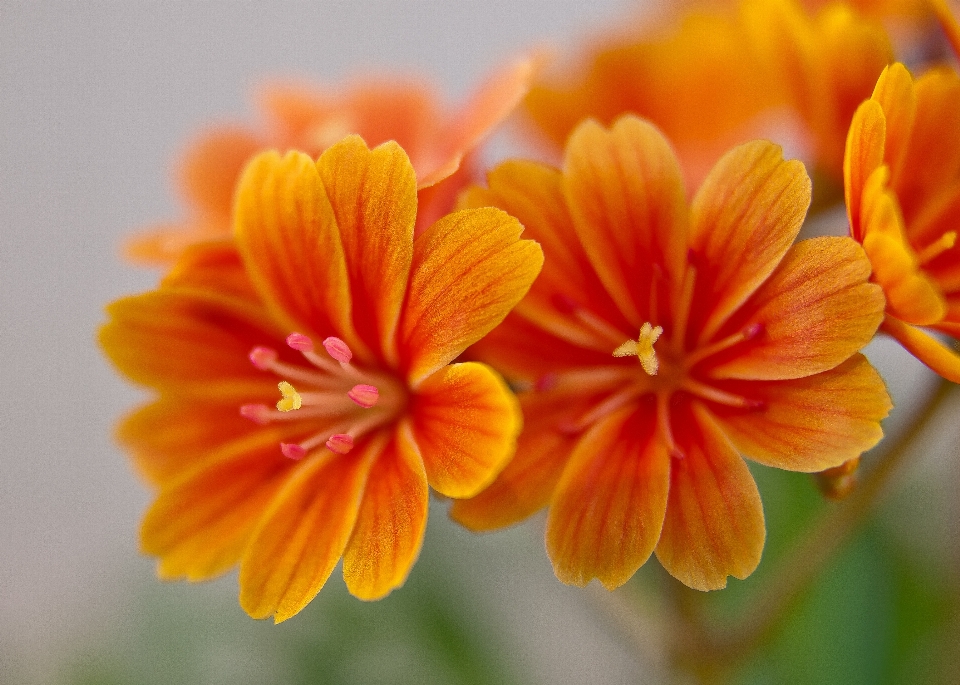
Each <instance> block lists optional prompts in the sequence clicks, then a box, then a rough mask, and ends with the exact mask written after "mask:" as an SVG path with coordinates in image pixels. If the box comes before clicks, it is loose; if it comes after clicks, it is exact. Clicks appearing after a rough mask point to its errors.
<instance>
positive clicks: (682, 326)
mask: <svg viewBox="0 0 960 685" xmlns="http://www.w3.org/2000/svg"><path fill="white" fill-rule="evenodd" d="M696 284H697V269H696V267H694V266H693V265H692V264H690V265H687V270H686V272H685V273H684V274H683V283H682V285H681V286H680V299H679V301H678V302H677V316H676V318H675V319H674V324H673V331H672V334H671V336H670V344H671V347H672V348H673V350H674V352H675V353H676V354H682V353H683V351H684V347H685V344H686V339H687V326H688V325H689V323H690V312H691V311H692V310H693V292H694V288H695V286H696Z"/></svg>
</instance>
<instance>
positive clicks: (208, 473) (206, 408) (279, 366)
mask: <svg viewBox="0 0 960 685" xmlns="http://www.w3.org/2000/svg"><path fill="white" fill-rule="evenodd" d="M416 187H417V186H416V177H415V174H414V170H413V167H412V165H411V164H410V162H409V159H408V158H407V156H406V154H405V153H404V151H403V150H402V148H400V147H399V146H398V145H397V144H396V143H387V144H384V145H382V146H380V147H378V148H375V149H374V150H372V151H371V150H369V149H368V148H367V147H366V145H365V143H364V142H363V141H362V139H360V138H359V137H356V136H353V137H349V138H347V139H345V140H344V141H343V142H340V143H338V144H336V145H334V146H333V147H331V148H329V149H328V150H327V151H326V152H324V154H323V155H321V156H320V158H319V160H318V161H317V162H316V163H314V162H313V161H312V160H311V159H310V158H309V157H307V156H306V155H304V154H303V153H299V152H291V153H289V154H287V155H286V156H284V157H282V158H281V157H280V156H279V155H278V154H277V153H276V152H270V153H264V154H262V155H260V156H258V157H256V158H255V159H254V160H253V161H252V162H251V163H250V164H249V166H248V167H247V169H246V171H245V172H244V174H243V176H242V178H241V180H240V183H239V187H238V191H237V201H236V210H235V212H236V243H237V245H236V249H234V247H233V246H232V244H231V243H229V242H227V241H224V242H223V243H221V244H220V245H206V246H200V247H197V248H195V249H194V250H193V251H187V252H186V253H185V254H184V256H183V258H182V260H181V261H180V262H179V263H178V264H177V265H176V266H175V267H174V269H173V270H172V271H171V273H170V274H169V275H168V276H167V278H166V279H165V280H164V282H163V284H162V285H161V286H160V288H159V289H157V290H155V291H153V292H150V293H146V294H144V295H140V296H135V297H132V298H127V299H124V300H120V301H119V302H116V303H114V304H113V305H111V306H110V308H109V313H110V317H111V320H110V322H109V323H108V324H107V325H106V326H105V327H104V328H103V329H102V331H101V338H100V339H101V343H102V345H103V347H104V350H105V351H106V353H107V355H108V356H109V357H110V359H111V360H112V361H113V363H114V364H115V365H116V366H117V368H118V369H119V370H120V371H122V372H123V373H124V374H126V375H127V376H128V377H129V378H130V379H131V380H134V381H136V382H138V383H141V384H143V385H146V386H147V387H150V388H152V389H154V390H156V392H157V394H158V397H157V399H156V400H155V401H153V402H151V403H150V404H148V405H146V406H145V407H144V408H142V409H140V410H138V411H136V412H135V413H134V414H132V415H131V416H130V417H128V418H127V419H126V421H125V422H124V423H123V425H122V426H121V428H120V436H121V440H122V441H123V442H124V443H125V444H126V445H127V446H128V448H129V449H130V451H131V452H132V454H133V455H134V459H135V461H136V463H137V466H138V468H139V469H140V471H141V472H142V473H143V474H144V475H145V476H146V477H147V478H148V479H149V480H150V481H151V482H152V483H153V485H154V486H155V488H156V490H157V497H156V500H155V501H154V503H153V505H152V506H151V508H150V510H149V511H148V512H147V514H146V516H145V518H144V522H143V527H142V530H141V541H142V546H143V549H144V551H145V552H147V553H148V554H152V555H155V556H157V557H158V558H159V560H160V561H159V572H160V575H161V576H162V577H165V578H179V577H184V578H188V579H191V580H202V579H205V578H210V577H213V576H216V575H218V574H220V573H223V572H224V571H227V570H229V569H230V568H232V567H234V566H236V565H237V564H238V563H239V564H240V602H241V604H242V605H243V608H244V609H245V610H246V611H247V612H248V613H249V614H250V615H251V616H254V617H257V618H261V617H265V616H270V615H273V616H274V617H275V619H276V620H277V622H279V621H282V620H285V619H287V618H289V617H291V616H293V615H294V614H296V613H298V612H299V611H300V610H301V609H302V608H303V607H304V606H305V605H306V604H307V603H308V602H309V601H310V600H311V599H312V598H313V596H314V595H315V594H316V593H317V592H318V591H319V589H320V588H321V587H322V586H323V585H324V583H325V582H326V580H327V578H328V576H329V575H330V573H331V572H332V571H333V569H334V567H335V566H336V564H337V563H338V561H339V560H340V559H341V557H342V558H343V574H344V579H345V580H346V583H347V587H348V588H349V589H350V591H351V593H353V594H354V595H356V596H357V597H360V598H363V599H377V598H380V597H383V596H384V595H386V594H387V593H389V592H390V591H391V590H392V589H393V588H395V587H397V586H399V585H402V584H403V582H404V580H405V579H406V577H407V574H408V573H409V571H410V567H411V566H412V565H413V563H414V561H415V560H416V557H417V555H418V553H419V550H420V546H421V543H422V540H423V534H424V528H425V526H426V519H427V494H428V490H427V486H428V484H429V486H430V487H432V488H434V489H435V490H436V491H437V492H439V493H441V494H443V495H446V496H449V497H466V496H470V495H472V494H475V493H476V492H477V491H478V490H479V489H480V488H482V487H483V486H484V485H486V484H487V483H489V482H490V480H492V478H493V477H494V476H495V475H496V474H497V472H498V471H499V470H500V469H501V468H502V467H503V465H504V464H505V463H506V460H507V459H509V457H510V456H511V455H512V453H513V449H514V444H515V440H516V436H517V434H518V432H519V429H520V416H519V409H518V407H517V406H516V400H515V399H514V398H513V395H512V394H511V393H510V391H509V389H508V388H507V386H506V384H505V383H504V382H503V380H502V379H501V378H500V377H499V376H498V375H497V374H496V373H494V372H493V371H491V370H490V369H489V368H488V367H486V366H484V365H482V364H479V363H476V362H466V363H461V364H452V365H451V364H449V362H451V361H452V360H453V359H454V358H455V357H457V356H458V355H459V354H460V352H461V351H462V350H463V349H464V348H465V347H467V346H468V345H470V344H471V343H474V342H476V341H477V340H478V339H480V338H481V337H482V336H483V334H484V333H486V332H487V331H488V330H489V329H490V328H492V327H493V326H494V325H495V324H496V323H498V322H499V321H500V320H501V319H502V318H503V317H504V315H505V314H506V313H507V312H508V311H509V310H510V308H511V307H512V306H513V305H514V304H515V303H516V302H517V301H518V300H519V299H520V298H521V297H522V296H523V295H524V293H525V292H526V291H527V289H528V288H529V286H530V283H531V282H532V281H533V279H534V277H535V276H536V274H537V272H538V271H539V269H540V265H541V262H542V257H541V253H540V249H539V248H538V247H537V246H536V244H535V243H533V242H531V241H528V240H521V239H520V232H521V227H520V225H519V223H518V222H517V221H516V220H515V219H513V218H511V217H509V216H507V215H506V214H504V213H503V212H501V211H499V210H496V209H478V210H466V211H461V212H457V213H455V214H451V215H448V216H446V217H444V218H442V219H440V220H439V221H437V222H436V223H434V224H433V225H431V226H430V227H428V228H427V229H425V230H424V232H423V233H422V234H421V235H420V236H419V238H418V239H417V240H416V241H414V238H413V228H414V223H415V220H416V212H417V195H416ZM497 274H499V275H497ZM505 274H506V275H507V276H506V277H504V275H505ZM495 275H497V276H496V278H495ZM278 386H279V391H280V399H279V401H278V402H277V403H276V408H275V409H274V408H273V407H271V406H268V405H267V403H268V402H269V403H271V404H272V402H273V401H276V399H277V389H278Z"/></svg>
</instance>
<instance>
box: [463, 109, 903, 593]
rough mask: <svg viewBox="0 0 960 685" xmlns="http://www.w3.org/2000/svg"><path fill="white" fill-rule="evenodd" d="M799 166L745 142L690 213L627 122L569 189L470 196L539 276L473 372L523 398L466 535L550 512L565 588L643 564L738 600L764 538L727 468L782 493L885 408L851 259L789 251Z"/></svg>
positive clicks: (861, 259)
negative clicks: (489, 211)
mask: <svg viewBox="0 0 960 685" xmlns="http://www.w3.org/2000/svg"><path fill="white" fill-rule="evenodd" d="M809 201H810V181H809V178H808V177H807V174H806V172H805V171H804V168H803V165H802V164H800V163H799V162H797V161H784V160H783V158H782V156H781V151H780V148H779V147H778V146H776V145H774V144H772V143H769V142H764V141H755V142H751V143H747V144H744V145H742V146H740V147H737V148H735V149H733V150H732V151H730V152H729V153H728V154H726V155H725V156H724V157H723V158H722V159H721V160H720V161H719V162H718V163H717V165H716V166H715V167H714V168H713V170H712V171H711V172H710V173H709V174H708V176H707V177H706V179H705V181H704V182H703V185H702V186H701V187H700V188H699V190H698V191H697V193H696V195H695V196H694V198H693V200H692V202H689V203H688V201H687V195H686V190H685V188H684V185H683V180H682V175H681V170H680V167H679V163H678V160H677V158H676V155H675V154H674V152H673V150H672V149H671V148H670V146H669V144H668V143H667V141H666V139H665V138H664V136H663V135H662V134H661V133H660V131H659V130H658V129H656V128H655V127H654V126H653V125H651V124H650V123H648V122H645V121H642V120H640V119H637V118H635V117H631V116H627V117H624V118H621V119H619V120H618V121H617V122H616V123H615V124H614V125H613V126H612V128H610V129H609V130H607V129H604V128H602V127H601V126H600V125H599V124H598V123H596V122H593V121H587V122H585V123H583V124H581V125H580V126H579V127H578V128H577V129H576V131H574V133H573V134H572V135H571V137H570V140H569V142H568V144H567V149H566V155H565V160H564V166H563V169H562V171H560V170H556V169H553V168H551V167H548V166H544V165H541V164H537V163H534V162H527V161H515V162H507V163H504V164H502V165H500V166H498V167H497V168H495V169H494V170H493V171H491V172H490V174H489V175H488V187H487V188H474V189H472V190H471V191H469V194H468V195H466V196H465V200H464V202H465V204H467V205H469V206H480V205H492V206H496V207H500V208H501V209H504V210H506V211H508V212H510V213H511V214H512V215H514V216H516V217H517V218H518V219H519V220H520V221H521V222H522V223H523V224H524V226H525V227H526V230H527V235H530V236H531V237H534V238H535V239H536V240H538V241H539V242H540V243H541V245H542V246H543V250H544V254H545V258H546V260H545V265H544V269H543V273H542V274H541V276H540V277H539V279H538V280H537V281H536V283H535V284H534V286H533V287H532V288H531V291H530V293H529V295H528V296H527V297H526V298H525V299H524V300H523V301H522V302H521V303H520V304H519V305H518V306H517V308H516V309H515V310H514V312H513V313H511V314H510V315H509V316H508V317H507V318H506V319H505V321H504V323H503V324H502V325H501V326H499V327H498V328H497V329H495V330H494V331H493V332H492V333H491V334H490V335H489V336H487V337H486V338H485V339H484V340H483V341H482V342H481V343H480V344H478V345H477V346H475V347H474V348H473V349H474V351H475V352H474V354H475V355H476V356H477V357H478V358H480V359H483V360H485V361H487V362H488V363H490V364H492V365H493V366H494V367H495V368H498V369H500V370H502V371H503V372H504V373H505V374H506V375H507V377H512V378H514V379H516V381H517V382H518V383H523V384H525V386H526V387H527V388H528V389H527V390H526V391H524V392H522V393H521V394H520V398H521V406H522V407H523V411H524V421H525V428H524V432H523V434H522V435H521V437H520V441H519V443H518V448H517V454H516V456H515V457H514V459H513V460H512V461H511V462H510V463H509V464H508V466H507V467H506V468H505V469H504V471H503V472H502V473H501V474H500V476H499V477H498V478H497V480H496V481H494V483H493V484H492V485H491V486H490V487H489V488H487V489H486V490H484V491H483V492H482V493H480V494H479V495H478V496H477V497H474V498H472V499H468V500H461V501H458V502H456V503H454V506H453V509H452V514H453V516H454V518H455V519H456V520H458V521H459V522H461V523H463V524H464V525H466V526H467V527H469V528H471V529H474V530H487V529H492V528H497V527H500V526H505V525H510V524H512V523H515V522H517V521H519V520H521V519H523V518H524V517H526V516H529V515H530V514H532V513H534V512H536V511H537V510H539V509H541V508H543V507H544V506H547V507H549V511H548V514H547V523H546V544H547V551H548V553H549V555H550V558H551V560H552V562H553V566H554V570H555V572H556V574H557V576H558V578H560V579H561V580H562V581H564V582H567V583H572V584H576V585H584V584H586V583H588V582H589V581H590V580H591V579H593V578H597V579H599V580H600V581H601V582H602V583H603V584H604V585H605V586H607V587H609V588H613V587H617V586H619V585H621V584H623V583H624V582H626V581H627V579H629V578H630V577H631V576H632V575H633V573H634V572H636V570H637V569H638V568H639V567H640V566H641V565H642V564H644V563H645V561H646V560H647V559H648V557H649V556H650V555H651V553H654V552H655V553H656V555H657V557H658V558H659V560H660V562H661V563H662V565H663V566H664V567H665V568H666V569H667V570H668V571H669V572H670V573H671V574H672V575H673V576H675V577H676V578H678V579H679V580H681V581H683V582H684V583H686V584H687V585H689V586H690V587H693V588H697V589H700V590H709V589H715V588H720V587H723V586H725V584H726V582H727V576H728V575H733V576H736V577H737V578H744V577H746V576H747V575H749V574H750V573H751V572H752V571H753V569H754V568H755V567H756V566H757V564H758V563H759V559H760V555H761V551H762V548H763V542H764V535H765V526H764V518H763V510H762V506H761V502H760V496H759V493H758V491H757V487H756V484H755V483H754V480H753V478H752V476H751V474H750V471H749V470H748V468H747V465H746V462H745V461H744V459H743V458H742V456H741V455H744V456H747V457H749V458H751V459H753V460H754V461H757V462H759V463H761V464H766V465H769V466H773V467H777V468H782V469H788V470H792V471H807V472H813V471H821V470H824V469H827V468H831V467H835V466H838V465H840V464H842V463H844V462H846V461H847V460H849V459H851V458H854V457H856V456H857V455H859V454H860V453H862V452H863V451H864V450H866V449H869V448H870V447H872V446H873V445H874V444H875V443H876V442H877V441H878V440H879V439H880V438H881V435H882V432H881V428H880V425H879V422H880V420H881V419H882V418H883V417H884V416H885V415H886V414H887V412H888V411H889V408H890V402H889V397H888V395H887V392H886V389H885V387H884V384H883V381H882V380H881V378H880V376H879V375H878V374H877V372H876V371H875V370H874V369H873V367H872V366H870V364H869V363H868V362H867V361H866V359H865V358H864V357H863V356H862V355H860V354H859V353H858V352H857V351H858V350H859V349H860V348H861V347H862V346H863V345H865V344H866V343H867V342H868V341H869V340H870V339H871V337H872V336H873V334H874V332H875V331H876V329H877V326H878V325H879V323H880V321H881V320H882V318H883V306H884V300H883V294H882V292H881V290H880V288H879V287H878V286H876V285H874V284H871V283H869V282H868V278H869V275H870V263H869V261H868V260H867V258H866V256H865V255H864V254H863V250H862V249H861V247H860V246H859V245H858V244H857V243H856V242H855V241H853V240H851V239H849V238H846V237H824V238H814V239H811V240H805V241H802V242H800V243H798V244H796V245H794V244H793V243H794V239H795V238H796V236H797V233H798V231H799V229H800V226H801V223H802V222H803V219H804V216H805V212H806V209H807V206H808V204H809Z"/></svg>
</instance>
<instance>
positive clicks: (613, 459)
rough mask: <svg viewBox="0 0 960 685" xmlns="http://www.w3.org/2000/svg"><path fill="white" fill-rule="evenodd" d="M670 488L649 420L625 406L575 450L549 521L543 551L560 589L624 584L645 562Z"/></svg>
mask: <svg viewBox="0 0 960 685" xmlns="http://www.w3.org/2000/svg"><path fill="white" fill-rule="evenodd" d="M669 482H670V457H669V455H668V452H667V447H666V445H665V444H664V443H663V441H661V440H660V439H659V438H658V437H657V435H656V434H655V429H654V426H653V420H652V416H649V415H645V414H644V413H643V412H641V411H637V408H636V406H631V407H626V408H624V409H621V410H620V411H618V412H616V413H614V414H611V415H610V416H608V417H607V418H605V419H603V420H601V421H599V422H597V423H596V424H595V425H594V426H593V427H591V428H590V430H588V431H587V432H586V433H585V434H584V436H583V437H582V438H581V440H580V442H579V443H578V444H577V446H576V447H575V448H574V451H573V454H572V455H571V457H570V461H569V463H568V464H567V467H566V469H565V470H564V472H563V476H562V477H561V478H560V482H559V483H558V484H557V489H556V491H555V492H554V496H553V500H552V502H551V505H550V511H549V514H548V515H547V534H546V535H547V553H548V554H549V555H550V559H551V561H552V562H553V570H554V573H556V574H557V578H559V579H560V580H561V581H563V582H564V583H570V584H572V585H578V586H581V587H582V586H584V585H586V584H587V583H589V582H590V581H591V580H592V579H593V578H597V579H598V580H599V581H600V582H601V583H603V585H604V586H605V587H606V588H607V589H610V590H612V589H614V588H616V587H619V586H621V585H623V584H624V583H625V582H627V581H628V580H629V579H630V577H631V576H633V574H634V573H636V571H637V569H639V568H640V567H641V566H642V565H643V564H644V563H645V562H646V561H647V559H648V558H649V557H650V554H651V553H652V552H653V549H654V547H655V546H656V545H657V540H658V539H659V537H660V528H661V525H662V523H663V516H664V510H665V508H666V506H667V487H668V485H669Z"/></svg>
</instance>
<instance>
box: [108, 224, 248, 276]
mask: <svg viewBox="0 0 960 685" xmlns="http://www.w3.org/2000/svg"><path fill="white" fill-rule="evenodd" d="M229 237H230V221H229V219H228V218H227V217H222V218H220V219H214V218H210V217H206V218H203V219H195V220H193V221H189V222H184V223H182V224H159V225H156V226H151V227H150V228H147V229H146V230H144V231H141V232H138V233H136V234H135V235H133V236H130V237H129V238H128V239H126V240H124V242H123V248H122V252H123V256H124V257H125V258H126V259H129V260H130V261H131V262H133V263H134V264H142V265H145V266H166V265H167V264H170V263H171V262H173V261H174V260H176V258H177V257H179V256H180V254H181V253H182V252H183V251H184V250H185V249H187V248H188V247H190V246H191V245H195V244H197V243H204V242H208V241H220V240H224V239H228V238H229Z"/></svg>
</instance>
